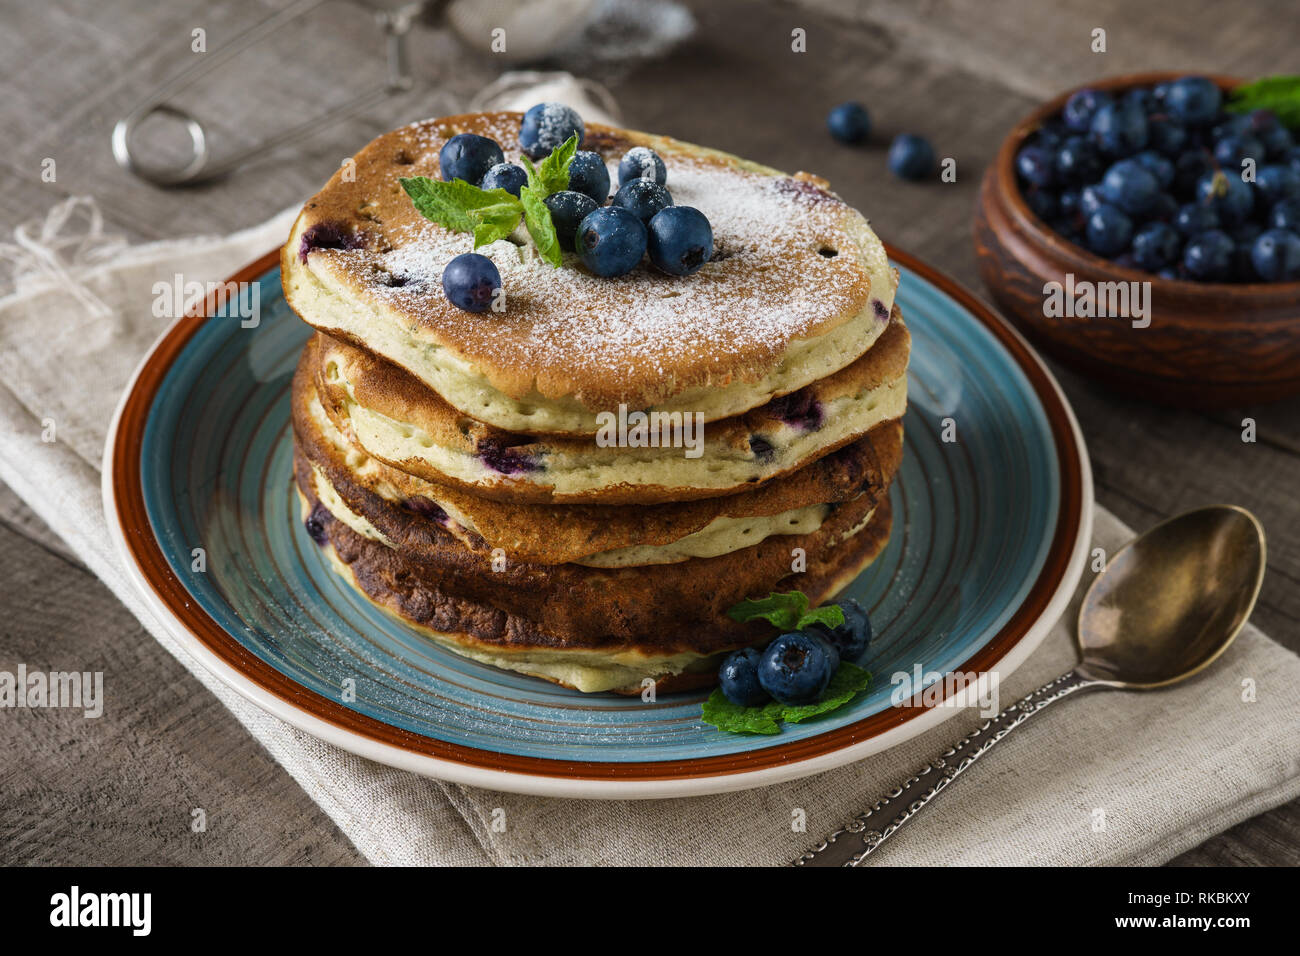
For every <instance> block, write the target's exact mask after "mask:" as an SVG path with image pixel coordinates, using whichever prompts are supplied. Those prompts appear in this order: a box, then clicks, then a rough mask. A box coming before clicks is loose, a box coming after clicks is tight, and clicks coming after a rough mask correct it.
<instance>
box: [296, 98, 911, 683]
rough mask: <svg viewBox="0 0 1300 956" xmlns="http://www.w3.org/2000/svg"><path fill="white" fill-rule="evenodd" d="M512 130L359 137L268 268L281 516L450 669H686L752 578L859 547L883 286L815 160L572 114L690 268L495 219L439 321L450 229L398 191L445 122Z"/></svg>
mask: <svg viewBox="0 0 1300 956" xmlns="http://www.w3.org/2000/svg"><path fill="white" fill-rule="evenodd" d="M519 123H520V115H519V114H518V113H487V114H471V115H465V116H454V117H449V118H447V119H442V120H430V121H427V122H422V123H416V124H414V125H411V126H408V127H404V128H402V129H399V130H396V131H394V132H391V133H388V134H386V135H384V136H381V137H380V138H378V139H377V140H375V141H374V142H372V143H371V144H370V145H368V146H367V147H366V148H365V149H363V150H362V151H361V152H360V153H358V154H357V156H356V157H355V165H352V164H345V165H344V167H343V169H341V170H340V172H339V173H338V174H336V175H335V176H334V178H333V179H332V180H331V181H330V182H329V183H328V184H327V185H326V187H325V188H324V189H323V190H322V191H321V192H320V193H319V194H318V195H317V196H315V197H314V198H313V199H312V200H311V201H310V202H308V203H307V205H306V206H305V207H304V208H303V211H302V214H301V215H300V216H299V217H298V220H297V222H296V224H295V225H294V228H293V232H292V234H291V235H290V237H289V241H288V243H287V244H286V245H285V247H284V250H283V253H282V257H281V265H282V278H283V283H284V288H285V292H286V296H287V298H288V301H289V303H290V305H291V306H292V307H293V308H294V310H295V311H296V312H297V313H298V314H299V315H300V316H301V317H302V318H303V319H304V320H305V321H306V322H307V323H309V324H310V325H311V326H313V327H314V328H315V329H316V330H317V334H316V335H315V336H314V337H313V338H312V339H311V341H310V342H309V343H308V344H307V346H306V348H305V349H304V350H303V354H302V358H301V360H300V362H299V365H298V370H297V374H296V375H295V377H294V382H293V428H294V437H295V478H296V482H297V489H298V491H299V493H300V495H301V498H302V503H303V508H304V518H305V521H306V525H307V529H308V531H309V532H310V533H311V535H312V537H313V538H314V539H315V540H316V542H317V543H318V544H320V545H321V546H322V548H323V549H324V550H325V552H326V553H327V555H328V557H329V559H330V560H331V562H332V563H333V565H334V567H335V568H336V570H337V571H338V572H339V573H340V574H341V575H343V576H344V577H345V578H346V579H347V580H348V581H349V582H350V583H351V584H352V585H354V586H355V587H356V588H357V589H358V590H359V591H360V592H361V593H362V594H364V595H365V596H366V597H367V598H368V599H369V600H371V601H373V602H374V603H376V604H378V605H379V606H381V607H383V608H385V609H386V610H388V611H390V612H391V613H393V614H395V615H397V616H398V617H399V618H400V619H401V620H403V621H405V622H406V623H408V624H410V625H411V626H413V627H414V628H416V629H417V630H418V631H419V632H420V633H422V634H424V635H425V636H427V637H428V638H430V639H432V640H434V641H436V642H438V643H440V644H442V645H444V646H446V647H448V648H450V649H451V650H454V651H456V652H458V653H460V654H463V655H466V656H468V657H471V658H473V659H475V660H479V661H482V662H485V663H489V664H492V665H495V666H498V667H503V668H507V669H510V670H515V671H519V672H522V673H525V674H531V675H534V676H537V677H542V678H546V679H548V680H553V681H556V682H558V683H561V684H564V685H566V686H570V687H574V688H577V689H579V690H584V691H605V690H613V691H620V692H640V691H641V690H642V689H643V688H644V687H645V686H647V680H649V681H654V682H656V683H657V685H658V686H659V688H660V689H681V688H686V687H697V686H705V685H707V684H709V683H712V682H713V680H714V679H715V672H716V666H717V661H718V658H719V656H720V655H721V654H723V653H725V652H726V651H729V650H731V649H734V648H737V647H741V646H745V645H748V644H751V643H755V642H757V641H760V640H762V639H764V638H765V637H769V636H770V635H771V629H770V627H768V626H767V625H765V624H761V623H750V624H738V623H736V622H734V621H732V620H730V619H729V618H728V617H727V615H726V611H727V609H728V608H730V607H731V606H732V605H734V604H736V603H737V602H738V601H741V600H744V599H746V598H756V597H763V596H766V595H767V594H768V593H769V592H771V591H774V590H781V591H785V590H796V589H797V590H800V591H803V592H804V593H805V594H807V595H808V596H809V598H810V599H811V600H812V602H813V603H814V604H816V603H820V602H822V601H824V600H826V599H829V598H830V597H831V596H833V595H834V594H835V592H836V591H837V590H839V589H840V588H842V587H843V586H844V585H846V584H847V583H848V582H849V581H851V580H852V579H853V578H854V577H855V576H856V575H857V574H858V573H859V572H860V571H861V570H862V569H863V568H864V567H865V566H866V565H867V564H868V563H870V562H871V560H873V559H874V558H875V557H876V556H877V555H878V554H879V553H880V551H881V550H882V549H883V547H884V545H885V542H886V541H887V539H888V536H889V530H890V510H889V498H888V493H887V489H888V485H889V482H890V480H891V479H892V477H893V475H894V473H895V471H896V470H897V468H898V465H899V461H900V459H901V456H902V425H901V423H900V419H901V417H902V415H903V412H904V409H905V406H906V400H907V396H906V372H907V361H908V350H909V337H908V333H907V329H906V327H905V326H904V325H903V321H902V318H901V316H900V315H899V312H898V309H897V308H896V307H895V306H894V291H895V288H896V286H897V282H898V277H897V273H896V272H895V271H894V270H893V269H892V268H891V267H890V265H889V262H888V260H887V258H886V255H885V250H884V247H883V246H882V245H881V243H880V241H879V240H878V239H877V238H876V236H875V234H874V233H873V232H872V231H871V229H870V227H869V226H868V225H867V222H866V220H864V219H863V218H862V216H861V215H860V214H859V213H857V212H856V211H855V210H853V209H851V208H850V207H848V206H847V205H845V204H844V203H843V202H842V201H841V200H840V199H839V198H838V197H836V196H835V195H834V194H832V193H831V192H829V191H828V189H827V188H826V184H825V183H824V182H822V181H820V180H818V179H816V178H814V177H810V176H807V175H804V174H800V175H798V176H793V177H791V176H787V175H785V174H783V173H780V172H777V171H776V170H773V169H768V168H766V167H762V166H758V165H757V164H754V163H750V162H746V161H744V160H740V159H738V158H736V157H734V156H730V155H727V154H724V153H719V152H716V151H713V150H708V149H704V148H701V147H698V146H693V145H690V144H687V143H682V142H678V141H676V140H672V139H667V138H664V137H659V136H650V135H647V134H644V133H636V132H630V131H625V130H618V129H613V128H610V127H604V126H597V125H595V124H592V125H590V126H589V127H588V128H587V131H586V138H585V140H584V142H583V146H582V148H583V149H587V150H595V151H597V152H599V153H600V154H601V155H602V156H604V158H605V159H606V161H607V162H608V163H609V165H610V167H611V170H613V169H614V168H615V167H616V166H617V163H618V160H619V158H620V157H621V156H622V155H623V154H624V153H625V152H626V151H627V150H628V149H629V148H631V147H632V146H638V145H640V146H649V147H650V148H652V149H654V150H655V151H656V152H657V153H658V154H659V155H660V156H661V157H663V159H664V161H665V163H666V164H667V167H668V181H667V183H666V185H667V187H668V189H669V191H670V192H671V193H672V195H673V199H674V202H675V203H676V204H678V205H689V206H694V207H696V208H698V209H700V210H701V211H702V212H704V214H705V215H706V216H708V218H709V220H710V222H711V223H712V226H713V232H714V255H713V258H712V259H711V260H710V261H709V262H708V263H707V264H706V265H705V266H704V267H703V268H702V269H701V270H700V271H699V272H697V273H696V274H694V275H692V276H689V277H685V278H679V277H674V276H669V275H665V274H662V273H660V272H658V271H656V270H655V269H654V268H653V266H651V265H650V264H649V263H648V262H646V263H643V264H642V265H641V266H638V267H637V268H636V269H635V270H633V272H631V273H630V274H628V275H626V276H622V277H619V278H615V279H607V278H599V277H597V276H594V275H593V274H591V273H590V272H588V271H587V270H586V269H584V268H583V267H582V265H581V263H580V262H579V261H578V259H577V258H576V257H575V256H574V255H573V254H571V253H566V255H565V257H564V264H563V266H562V267H560V268H558V269H556V268H553V267H552V266H550V265H549V264H548V263H546V262H545V261H544V260H543V259H541V258H540V257H539V256H538V254H537V252H536V249H535V248H534V247H533V246H532V244H531V243H530V242H529V241H528V240H527V237H526V233H524V232H523V231H522V230H519V231H517V233H516V235H514V236H512V237H511V238H510V239H509V240H501V241H498V242H494V243H492V244H490V245H488V246H484V247H482V248H480V249H478V250H477V251H478V252H480V253H482V254H484V255H487V256H488V257H489V258H491V259H492V260H493V262H494V263H495V264H496V266H497V267H498V269H499V270H500V273H501V277H502V285H503V288H504V300H503V305H504V307H503V308H502V309H501V310H500V311H489V312H485V313H479V314H471V313H468V312H463V311H461V310H459V309H457V308H456V307H455V306H453V305H452V304H451V303H450V302H448V301H447V299H446V297H445V296H444V294H443V291H442V287H441V281H440V277H441V274H442V269H443V267H444V266H445V265H446V263H447V262H448V261H449V260H450V259H451V258H453V257H454V256H456V255H459V254H460V253H464V252H469V251H471V250H472V248H473V239H472V237H471V236H470V235H469V234H466V233H455V232H451V231H449V230H447V229H445V228H443V227H441V226H439V225H436V224H434V223H433V222H430V221H428V220H426V219H424V218H423V217H422V216H421V215H420V214H419V213H418V212H417V211H416V210H415V209H414V208H413V206H412V205H411V202H410V200H409V199H408V198H407V196H406V194H405V193H404V191H403V189H402V187H401V185H400V184H399V182H398V180H399V179H400V178H402V177H408V176H416V175H424V176H429V177H431V178H435V179H436V178H439V173H438V153H439V150H440V148H441V147H442V145H443V143H444V142H446V140H447V139H448V138H450V137H451V136H453V135H455V134H457V133H462V132H471V133H478V134H480V135H484V136H490V137H492V138H493V139H495V140H496V141H497V142H498V143H500V144H501V146H502V148H503V149H504V150H505V152H506V156H507V159H511V160H513V159H515V158H516V157H517V156H518V155H519V144H518V130H519ZM615 178H616V175H615ZM638 413H644V415H638ZM617 423H623V424H624V425H625V426H626V428H625V429H624V430H622V431H620V430H619V428H618V427H617ZM695 423H702V431H699V432H697V431H696V430H695V428H694V425H695ZM638 425H640V426H641V427H640V428H638V427H637V426H638ZM656 426H657V427H656ZM656 438H658V439H659V440H655V439H656Z"/></svg>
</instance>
